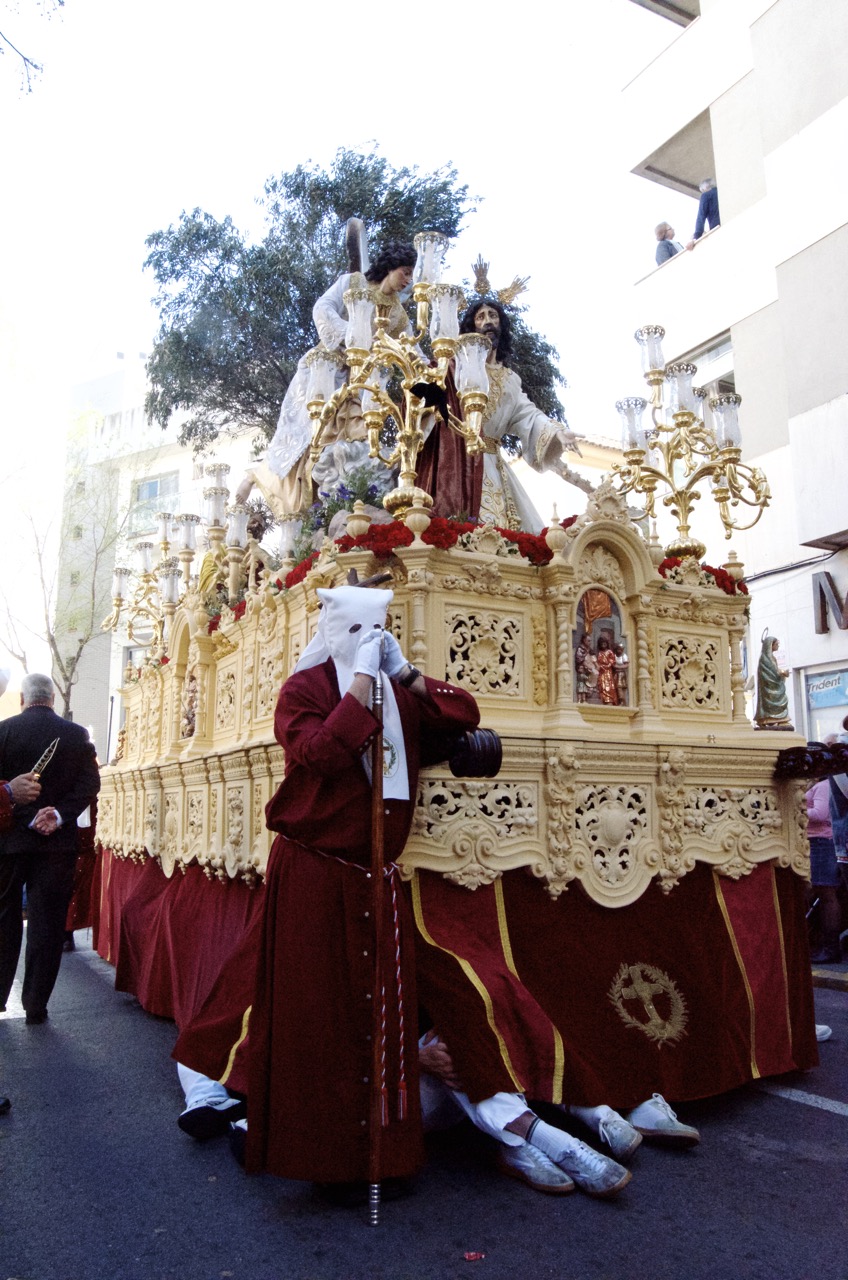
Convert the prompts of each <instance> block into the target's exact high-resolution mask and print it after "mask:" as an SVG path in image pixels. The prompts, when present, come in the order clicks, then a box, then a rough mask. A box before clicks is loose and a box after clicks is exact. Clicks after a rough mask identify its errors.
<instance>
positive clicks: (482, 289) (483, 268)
mask: <svg viewBox="0 0 848 1280" xmlns="http://www.w3.org/2000/svg"><path fill="white" fill-rule="evenodd" d="M471 270H472V271H473V272H474V288H475V289H476V290H477V292H478V293H488V292H489V290H490V289H491V287H492V286H491V285H490V284H489V264H488V262H484V261H483V255H482V253H478V254H477V261H476V262H472V264H471Z"/></svg>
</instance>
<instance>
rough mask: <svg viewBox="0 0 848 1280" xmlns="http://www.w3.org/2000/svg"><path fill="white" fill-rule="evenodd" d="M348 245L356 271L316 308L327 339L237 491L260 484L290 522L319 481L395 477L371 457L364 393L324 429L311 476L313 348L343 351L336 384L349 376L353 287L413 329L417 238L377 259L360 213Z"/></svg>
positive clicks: (384, 483)
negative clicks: (407, 300) (407, 296)
mask: <svg viewBox="0 0 848 1280" xmlns="http://www.w3.org/2000/svg"><path fill="white" fill-rule="evenodd" d="M347 244H348V257H349V264H350V267H351V270H350V271H347V272H345V273H344V274H343V275H341V276H339V278H338V280H336V282H335V284H333V285H331V286H330V288H329V289H328V290H327V291H326V293H324V294H322V295H321V297H320V298H319V299H318V301H317V302H316V303H315V306H314V307H313V309H312V318H313V320H314V322H315V328H316V329H317V330H318V337H319V338H320V342H319V345H318V347H315V348H313V349H312V351H310V352H307V353H306V355H304V356H303V357H301V359H300V361H299V363H298V366H297V371H296V373H295V375H294V377H293V378H292V380H291V382H290V383H289V387H288V390H287V391H286V394H285V398H284V399H283V404H282V408H281V409H280V417H279V420H278V422H277V429H276V431H275V432H274V437H273V439H272V440H271V443H270V444H269V445H268V448H267V449H266V451H265V455H264V457H263V458H262V460H261V461H260V462H257V463H256V464H254V466H252V467H251V468H250V469H249V470H248V471H247V473H246V474H245V477H244V479H243V480H242V482H241V484H240V485H239V487H238V489H237V491H236V501H237V502H245V501H246V499H247V497H248V495H249V494H250V491H251V489H252V488H253V487H254V485H256V486H257V487H258V488H259V489H260V490H261V492H262V494H263V497H264V498H265V501H266V502H267V503H268V505H269V506H270V507H271V510H272V511H273V512H274V514H275V516H277V517H278V518H279V519H280V520H282V521H284V522H290V521H292V520H293V519H294V518H296V517H297V516H298V514H299V513H300V512H302V511H304V510H305V509H306V508H307V507H309V506H310V505H311V503H312V500H313V484H314V485H315V486H317V488H318V489H319V490H324V491H327V492H329V491H330V490H332V489H333V488H334V487H335V486H336V485H337V484H338V483H339V482H340V481H343V480H344V479H345V478H346V477H347V476H349V475H350V474H351V473H352V472H353V471H356V472H358V473H360V474H362V473H363V472H366V473H371V479H372V481H373V483H374V484H375V485H376V487H377V489H378V491H379V492H381V493H385V492H386V491H387V490H388V489H389V488H391V486H392V483H393V479H394V477H393V474H392V473H391V472H390V471H389V470H387V468H386V467H385V466H384V465H383V463H382V462H380V461H379V460H378V459H373V458H369V455H368V439H367V432H366V429H365V420H364V418H363V416H362V411H361V406H360V404H359V401H358V400H356V399H350V400H347V401H346V402H345V403H344V404H343V405H342V406H341V407H340V409H339V410H338V412H337V413H336V414H335V415H334V417H333V419H332V420H331V422H330V423H329V424H328V425H327V426H326V427H325V428H324V431H323V433H322V436H321V440H320V444H321V453H320V456H319V457H318V460H317V462H316V463H315V465H314V467H313V469H312V474H311V477H310V476H309V468H308V461H309V451H310V445H311V443H312V420H311V418H310V416H309V411H308V409H307V407H306V396H307V388H308V385H309V359H310V356H311V355H312V354H313V352H322V353H327V352H337V353H338V370H337V373H336V388H335V389H336V390H338V388H339V387H341V386H342V385H343V383H344V382H345V381H346V380H347V366H346V364H345V361H344V358H343V352H344V339H345V331H346V328H347V314H346V308H345V301H344V295H345V293H346V292H347V291H348V290H349V289H365V290H367V292H368V294H369V296H370V298H371V300H372V301H373V302H374V303H375V309H374V317H375V322H376V317H377V314H378V307H379V311H380V315H381V316H387V320H386V325H385V328H386V332H387V333H389V334H390V335H391V336H392V337H394V338H397V337H399V336H400V334H402V333H410V332H411V326H410V322H409V317H408V315H407V313H406V311H405V310H404V307H403V304H402V302H401V297H400V295H401V293H402V292H403V290H404V289H406V288H407V286H408V285H409V284H410V282H411V280H412V268H413V267H414V266H415V260H416V252H415V249H414V248H413V247H412V245H410V244H402V243H399V242H397V241H392V242H390V243H389V244H387V245H385V246H384V247H383V248H382V249H381V250H380V252H379V253H378V254H377V256H376V257H375V259H374V261H373V263H371V264H370V265H369V262H368V256H367V248H366V246H365V240H364V234H363V227H362V223H361V222H360V221H359V219H354V218H352V219H350V221H349V222H348V228H347Z"/></svg>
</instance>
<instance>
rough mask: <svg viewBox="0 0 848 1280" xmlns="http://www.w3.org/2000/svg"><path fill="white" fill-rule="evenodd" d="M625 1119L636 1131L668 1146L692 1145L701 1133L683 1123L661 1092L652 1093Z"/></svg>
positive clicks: (697, 1140) (696, 1142)
mask: <svg viewBox="0 0 848 1280" xmlns="http://www.w3.org/2000/svg"><path fill="white" fill-rule="evenodd" d="M626 1118H627V1120H629V1122H630V1123H631V1124H632V1125H633V1128H634V1129H635V1130H636V1131H637V1133H641V1134H642V1136H643V1137H645V1138H649V1139H650V1140H651V1141H652V1142H659V1143H662V1144H663V1145H665V1146H669V1147H694V1146H696V1145H697V1144H698V1143H699V1142H700V1141H701V1135H700V1133H699V1132H698V1130H697V1129H693V1128H692V1126H691V1125H688V1124H683V1122H682V1121H681V1120H678V1118H677V1115H676V1114H675V1112H674V1111H672V1109H671V1107H670V1106H669V1105H668V1103H667V1102H666V1100H665V1098H664V1097H663V1096H662V1094H661V1093H654V1094H652V1095H651V1097H650V1098H649V1099H648V1101H647V1102H642V1103H640V1104H639V1106H638V1107H634V1109H633V1110H632V1111H631V1112H629V1114H628V1115H627V1117H626Z"/></svg>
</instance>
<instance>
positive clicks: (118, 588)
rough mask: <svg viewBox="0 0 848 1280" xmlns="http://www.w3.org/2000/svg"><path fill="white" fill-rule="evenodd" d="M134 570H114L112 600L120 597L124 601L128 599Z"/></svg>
mask: <svg viewBox="0 0 848 1280" xmlns="http://www.w3.org/2000/svg"><path fill="white" fill-rule="evenodd" d="M131 573H132V569H118V568H116V569H113V570H112V598H113V599H116V598H117V597H120V598H121V599H122V600H123V599H124V598H125V597H126V594H127V589H128V586H129V580H130V574H131Z"/></svg>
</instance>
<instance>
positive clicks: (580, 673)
mask: <svg viewBox="0 0 848 1280" xmlns="http://www.w3.org/2000/svg"><path fill="white" fill-rule="evenodd" d="M591 654H592V642H591V640H590V639H589V636H588V635H587V634H586V632H585V631H584V633H583V635H582V636H581V637H580V643H579V644H578V646H577V648H576V649H575V651H574V666H575V671H576V675H577V701H578V702H588V701H589V668H588V666H587V665H586V659H587V658H589V657H590V656H591Z"/></svg>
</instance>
